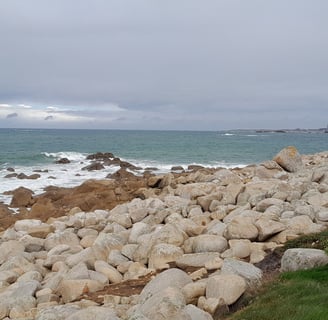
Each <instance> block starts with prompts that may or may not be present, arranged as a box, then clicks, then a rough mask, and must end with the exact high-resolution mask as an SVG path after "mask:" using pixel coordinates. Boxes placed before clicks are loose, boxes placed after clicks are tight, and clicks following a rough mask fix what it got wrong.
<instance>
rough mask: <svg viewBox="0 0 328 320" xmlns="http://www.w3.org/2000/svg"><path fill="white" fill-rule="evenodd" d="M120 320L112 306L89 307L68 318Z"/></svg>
mask: <svg viewBox="0 0 328 320" xmlns="http://www.w3.org/2000/svg"><path fill="white" fill-rule="evenodd" d="M94 319H97V320H120V318H119V317H118V316H117V315H116V312H115V311H114V310H113V309H112V308H107V307H96V306H95V307H87V308H84V309H82V310H79V311H77V312H74V313H73V314H72V315H70V316H69V317H67V318H66V320H94Z"/></svg>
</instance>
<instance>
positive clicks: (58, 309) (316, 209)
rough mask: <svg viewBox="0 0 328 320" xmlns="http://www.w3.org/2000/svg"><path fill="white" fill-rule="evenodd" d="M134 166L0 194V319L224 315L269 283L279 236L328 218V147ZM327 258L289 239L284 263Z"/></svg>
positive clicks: (204, 319) (203, 319)
mask: <svg viewBox="0 0 328 320" xmlns="http://www.w3.org/2000/svg"><path fill="white" fill-rule="evenodd" d="M104 157H107V158H108V159H109V160H106V159H104ZM90 159H92V160H94V161H96V162H106V161H109V162H112V161H115V163H120V162H119V160H117V158H114V157H113V155H112V154H109V153H108V154H96V155H94V156H93V157H91V158H90ZM131 168H133V167H131V166H129V165H128V164H126V163H122V166H121V169H120V170H119V171H118V172H117V173H116V174H114V175H112V176H111V177H109V178H108V179H104V180H100V181H96V180H89V181H86V182H84V183H83V184H82V185H80V186H78V187H75V188H55V187H49V188H47V190H46V191H45V193H43V194H41V195H34V194H33V192H32V191H31V190H28V189H25V188H19V189H16V190H14V191H13V192H12V194H13V198H12V203H11V207H19V208H20V213H19V214H16V215H13V214H12V211H11V207H8V206H6V205H3V204H0V226H1V227H2V232H1V233H0V301H1V303H0V319H18V318H19V319H23V318H24V319H36V320H52V319H59V320H60V319H68V320H75V319H82V320H83V319H90V318H94V319H104V320H105V319H111V320H115V319H117V320H120V319H121V320H137V319H138V320H147V319H149V320H151V319H156V320H157V319H158V320H166V319H170V320H171V319H186V320H194V319H197V320H211V319H217V318H218V316H219V313H220V312H221V311H222V310H223V309H224V310H226V309H229V307H230V306H232V305H234V304H235V303H236V302H238V301H239V299H242V297H243V295H244V294H245V293H246V292H248V291H249V290H254V289H256V288H258V287H260V286H261V284H262V282H263V272H264V271H263V270H262V269H261V268H260V266H261V262H263V261H264V259H265V258H266V257H267V256H268V255H269V254H270V253H271V252H272V251H273V250H274V249H275V248H276V247H278V246H281V245H282V244H283V243H285V242H286V241H287V240H288V239H293V238H296V237H298V236H300V235H303V234H310V233H315V232H320V231H322V230H325V229H326V228H327V226H328V209H327V208H328V152H322V153H318V154H314V155H303V156H301V155H299V153H298V151H297V150H296V148H294V147H288V148H286V149H285V150H282V151H281V152H280V153H278V154H277V156H276V157H275V158H274V160H269V161H266V162H264V163H262V164H258V165H250V166H247V167H244V168H235V169H224V168H217V169H208V168H202V167H200V168H191V169H190V170H189V171H188V170H187V171H183V172H171V173H167V174H162V175H154V174H152V173H145V174H144V175H142V176H141V175H139V176H138V175H134V174H132V173H131V171H127V169H130V170H131ZM180 169H181V168H179V170H180ZM86 170H87V169H86ZM180 171H182V170H180ZM300 257H301V258H300ZM311 257H315V261H314V260H313V259H314V258H311ZM327 263H328V259H327V256H326V255H325V254H324V252H323V251H320V250H314V249H313V250H311V249H310V250H309V249H308V250H301V249H299V250H291V251H286V255H285V256H284V257H283V264H282V269H283V270H297V269H299V268H308V267H312V266H313V265H316V266H317V265H322V264H327Z"/></svg>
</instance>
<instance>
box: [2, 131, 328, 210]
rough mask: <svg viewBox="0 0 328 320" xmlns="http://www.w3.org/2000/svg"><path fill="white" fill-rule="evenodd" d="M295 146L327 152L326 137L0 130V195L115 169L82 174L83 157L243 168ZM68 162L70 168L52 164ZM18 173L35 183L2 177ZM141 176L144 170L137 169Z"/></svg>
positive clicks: (162, 168)
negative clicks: (106, 155) (107, 154)
mask: <svg viewBox="0 0 328 320" xmlns="http://www.w3.org/2000/svg"><path fill="white" fill-rule="evenodd" d="M289 145H293V146H295V147H296V148H297V149H298V150H299V152H300V153H301V154H313V153H317V152H321V151H327V150H328V134H325V133H324V132H320V131H317V132H316V131H314V132H298V131H292V132H269V131H252V130H229V131H142V130H138V131H134V130H66V129H58V130H57V129H0V202H4V203H6V204H8V203H9V202H10V199H11V197H10V196H8V195H3V192H5V191H9V190H14V189H16V188H18V187H20V186H23V187H26V188H29V189H31V190H33V191H34V192H35V194H40V193H42V192H43V191H44V188H45V187H46V186H49V185H53V186H62V187H72V186H76V185H79V184H81V183H82V182H83V181H85V180H87V179H103V178H105V177H106V176H107V175H108V174H109V173H113V172H115V171H117V170H118V169H119V168H118V167H106V168H105V169H104V170H99V171H86V170H82V168H83V167H85V166H87V165H88V164H90V161H89V160H86V156H87V155H89V154H92V153H96V152H111V153H113V154H114V155H115V156H116V157H119V158H120V159H121V160H125V161H128V162H130V163H132V164H134V165H136V166H138V167H141V168H143V169H145V168H149V167H155V168H157V169H158V170H157V171H156V172H157V173H165V172H169V171H170V170H171V167H172V166H182V167H183V168H185V169H186V168H187V167H188V165H190V164H197V165H202V166H206V167H225V168H233V167H244V166H246V165H249V164H256V163H261V162H263V161H265V160H269V159H272V158H273V157H274V156H275V154H277V153H278V152H279V151H280V150H281V149H282V148H284V147H286V146H289ZM60 158H68V159H69V160H70V163H69V164H56V163H55V162H56V160H59V159H60ZM8 168H13V169H14V170H15V172H16V173H24V174H26V175H31V174H33V173H35V170H37V171H43V172H41V173H40V172H38V173H39V174H40V175H41V177H40V178H39V179H36V180H29V179H17V178H15V177H13V178H5V176H7V175H8V174H10V173H11V172H9V171H8ZM140 172H141V173H142V171H140Z"/></svg>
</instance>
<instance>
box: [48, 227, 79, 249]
mask: <svg viewBox="0 0 328 320" xmlns="http://www.w3.org/2000/svg"><path fill="white" fill-rule="evenodd" d="M59 244H67V245H69V246H70V247H72V246H76V245H79V244H80V239H79V237H78V236H77V235H76V234H75V233H73V232H71V231H69V230H65V231H63V232H56V233H51V234H49V235H48V236H47V238H46V239H45V242H44V247H45V249H46V250H47V251H49V250H50V249H52V248H54V247H56V246H58V245H59Z"/></svg>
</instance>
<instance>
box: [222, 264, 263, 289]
mask: <svg viewBox="0 0 328 320" xmlns="http://www.w3.org/2000/svg"><path fill="white" fill-rule="evenodd" d="M221 274H222V275H224V274H235V275H238V276H241V277H242V278H244V279H245V281H246V283H247V286H248V287H250V288H256V287H259V286H260V285H261V281H262V271H261V269H259V268H257V267H255V266H254V265H252V264H251V263H248V262H244V261H239V260H236V259H230V258H227V259H224V261H223V265H222V268H221Z"/></svg>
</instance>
